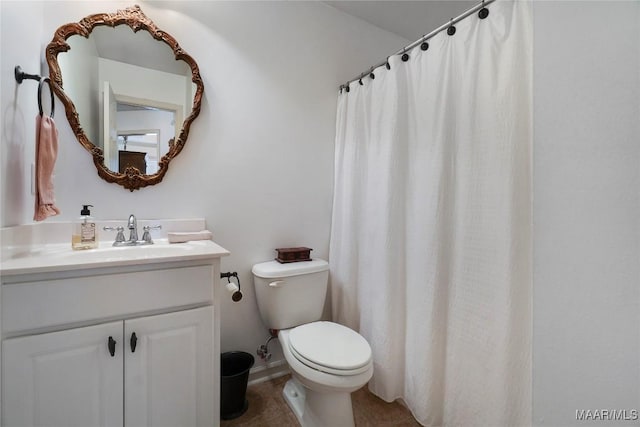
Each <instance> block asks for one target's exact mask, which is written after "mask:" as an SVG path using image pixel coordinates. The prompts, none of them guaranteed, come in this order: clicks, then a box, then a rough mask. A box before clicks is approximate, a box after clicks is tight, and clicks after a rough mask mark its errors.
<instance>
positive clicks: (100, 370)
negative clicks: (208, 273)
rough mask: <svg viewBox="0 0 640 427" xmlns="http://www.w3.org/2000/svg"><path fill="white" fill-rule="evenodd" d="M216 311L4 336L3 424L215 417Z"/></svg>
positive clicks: (180, 422) (199, 422) (198, 421)
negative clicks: (214, 317)
mask: <svg viewBox="0 0 640 427" xmlns="http://www.w3.org/2000/svg"><path fill="white" fill-rule="evenodd" d="M212 318H213V309H212V307H211V306H208V307H202V308H196V309H191V310H184V311H177V312H173V313H168V314H160V315H157V316H146V317H141V318H135V319H130V320H125V321H118V322H109V323H105V324H100V325H96V326H87V327H82V328H73V329H68V330H64V331H60V332H50V333H45V334H38V335H32V336H27V337H21V338H10V339H7V340H5V341H4V342H3V347H2V352H3V370H4V378H3V381H4V384H5V385H6V393H5V395H4V401H3V403H4V411H3V416H4V422H3V424H4V425H6V426H44V425H51V426H78V427H83V426H122V425H130V426H204V425H207V426H210V425H213V423H212V422H211V421H210V420H212V419H213V404H212V402H213V393H212V392H213V390H212V387H211V385H212V384H213V366H212V365H213V363H212V358H211V355H212V351H213V346H212V337H213V333H212V332H213V331H212ZM134 334H135V335H134ZM123 402H124V407H123ZM123 415H124V417H123ZM123 421H124V424H123Z"/></svg>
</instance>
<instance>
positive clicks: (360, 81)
mask: <svg viewBox="0 0 640 427" xmlns="http://www.w3.org/2000/svg"><path fill="white" fill-rule="evenodd" d="M358 83H360V86H363V85H364V83H362V74H360V79H358Z"/></svg>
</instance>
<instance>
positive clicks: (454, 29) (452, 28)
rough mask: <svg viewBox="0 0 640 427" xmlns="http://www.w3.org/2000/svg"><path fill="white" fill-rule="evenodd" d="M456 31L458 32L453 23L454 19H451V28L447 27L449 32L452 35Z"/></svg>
mask: <svg viewBox="0 0 640 427" xmlns="http://www.w3.org/2000/svg"><path fill="white" fill-rule="evenodd" d="M455 33H456V27H455V26H454V25H453V19H451V25H449V28H447V34H449V35H450V36H452V35H454V34H455Z"/></svg>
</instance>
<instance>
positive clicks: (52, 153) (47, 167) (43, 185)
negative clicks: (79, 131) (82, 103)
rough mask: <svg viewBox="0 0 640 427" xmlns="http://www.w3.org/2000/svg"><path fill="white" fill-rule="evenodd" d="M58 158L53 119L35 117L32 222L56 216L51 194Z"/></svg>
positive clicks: (58, 210) (57, 210)
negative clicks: (33, 207) (34, 180)
mask: <svg viewBox="0 0 640 427" xmlns="http://www.w3.org/2000/svg"><path fill="white" fill-rule="evenodd" d="M57 157H58V129H56V124H55V122H54V121H53V118H51V117H49V116H40V115H38V116H36V206H35V213H34V214H33V219H34V221H43V220H45V219H47V217H50V216H53V215H58V214H59V213H60V209H58V208H57V207H56V205H55V203H56V200H55V195H54V193H53V168H54V167H55V165H56V158H57Z"/></svg>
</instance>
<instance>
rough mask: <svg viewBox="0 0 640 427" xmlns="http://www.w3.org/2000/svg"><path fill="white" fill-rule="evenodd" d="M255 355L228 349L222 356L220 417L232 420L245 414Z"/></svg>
mask: <svg viewBox="0 0 640 427" xmlns="http://www.w3.org/2000/svg"><path fill="white" fill-rule="evenodd" d="M253 362H254V359H253V356H252V355H251V354H249V353H245V352H244V351H228V352H226V353H222V356H221V358H220V374H221V376H222V378H221V381H220V418H221V419H223V420H232V419H234V418H237V417H239V416H240V415H242V414H244V413H245V411H246V410H247V408H248V407H249V402H247V399H246V394H247V382H248V381H249V369H251V367H252V366H253Z"/></svg>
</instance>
